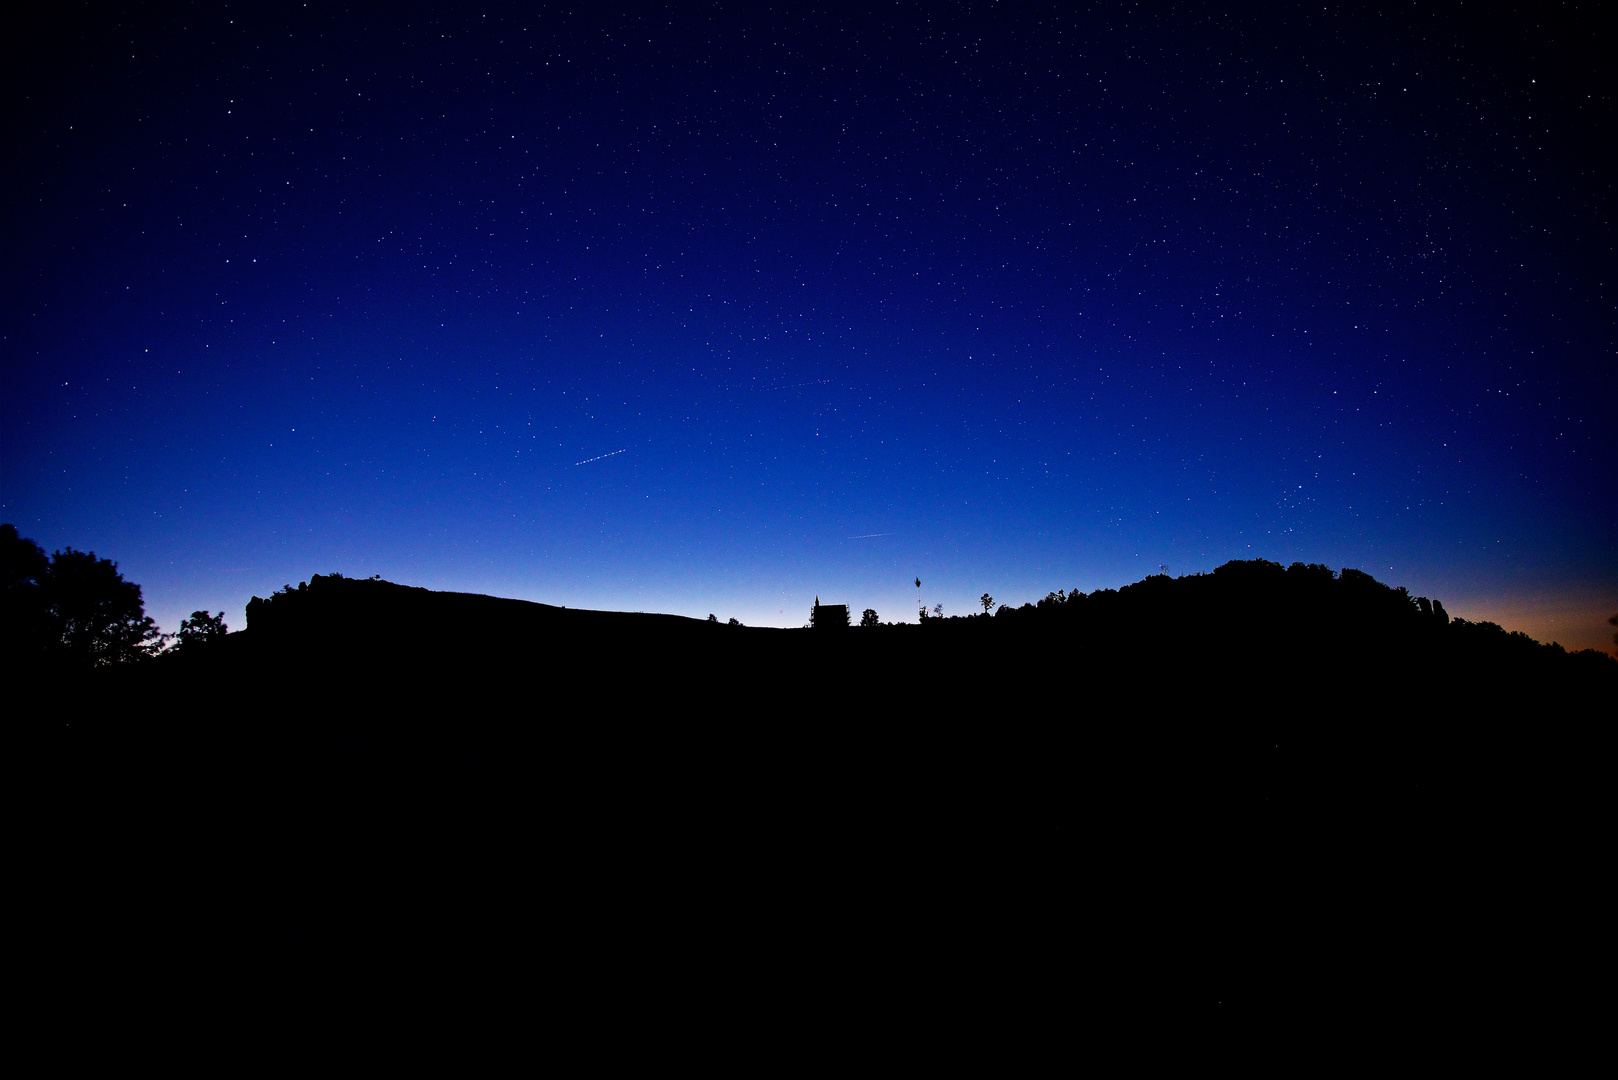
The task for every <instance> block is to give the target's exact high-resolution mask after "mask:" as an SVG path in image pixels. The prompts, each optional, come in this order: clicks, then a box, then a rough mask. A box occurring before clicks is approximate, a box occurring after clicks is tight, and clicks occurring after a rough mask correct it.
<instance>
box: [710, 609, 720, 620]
mask: <svg viewBox="0 0 1618 1080" xmlns="http://www.w3.org/2000/svg"><path fill="white" fill-rule="evenodd" d="M708 621H709V622H718V621H719V617H718V616H717V615H715V614H714V613H713V612H711V611H710V612H708Z"/></svg>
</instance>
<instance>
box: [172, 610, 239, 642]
mask: <svg viewBox="0 0 1618 1080" xmlns="http://www.w3.org/2000/svg"><path fill="white" fill-rule="evenodd" d="M226 632H227V630H226V627H225V613H224V612H223V611H221V612H220V613H219V614H217V615H209V614H208V613H207V612H206V611H193V612H192V613H191V617H190V618H189V619H181V620H180V633H179V641H178V642H177V643H176V644H175V648H176V649H194V648H196V647H197V646H199V645H202V644H204V643H206V642H210V641H217V640H218V639H220V638H222V637H224V636H225V634H226Z"/></svg>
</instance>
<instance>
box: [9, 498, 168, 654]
mask: <svg viewBox="0 0 1618 1080" xmlns="http://www.w3.org/2000/svg"><path fill="white" fill-rule="evenodd" d="M0 587H3V589H4V612H3V622H4V624H5V626H4V635H5V645H6V649H7V652H8V657H7V658H8V660H12V659H15V660H21V661H25V662H26V661H27V660H30V659H32V660H36V661H37V660H51V661H54V662H58V663H67V664H70V665H72V666H75V667H82V668H93V667H102V666H104V665H107V664H118V663H125V662H128V661H131V660H139V659H143V658H145V657H147V656H150V655H152V654H153V653H155V652H156V651H157V650H158V649H160V648H161V647H162V645H163V640H164V638H163V635H162V634H161V633H159V632H158V629H157V624H156V623H154V622H152V620H151V619H150V618H149V617H148V616H147V614H146V608H145V605H144V604H143V603H142V601H141V595H140V586H139V585H136V584H135V583H134V582H132V581H125V580H124V579H123V576H122V575H121V574H119V573H118V566H117V564H116V563H114V562H113V561H112V560H111V559H98V558H96V557H95V555H94V553H92V552H85V551H75V550H74V549H73V548H66V549H64V550H62V551H58V552H57V553H56V554H55V555H54V556H52V557H51V558H50V559H49V560H46V558H45V553H44V552H43V551H41V550H40V548H39V545H38V544H36V543H34V542H33V541H32V540H28V539H24V538H23V537H21V536H18V535H17V529H16V527H15V526H12V525H4V526H0Z"/></svg>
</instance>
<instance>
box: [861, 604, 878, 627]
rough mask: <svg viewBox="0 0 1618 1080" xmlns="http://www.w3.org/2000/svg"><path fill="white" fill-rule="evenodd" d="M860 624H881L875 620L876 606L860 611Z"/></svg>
mask: <svg viewBox="0 0 1618 1080" xmlns="http://www.w3.org/2000/svg"><path fill="white" fill-rule="evenodd" d="M860 625H861V626H880V625H881V623H879V622H878V621H877V618H876V608H866V609H865V610H864V611H863V612H861V613H860Z"/></svg>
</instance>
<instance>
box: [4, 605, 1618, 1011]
mask: <svg viewBox="0 0 1618 1080" xmlns="http://www.w3.org/2000/svg"><path fill="white" fill-rule="evenodd" d="M351 584H365V585H368V584H369V583H351ZM379 584H385V583H379ZM389 588H396V587H392V586H389ZM357 595H358V594H354V593H353V592H352V589H351V590H350V592H349V593H348V594H345V596H344V597H343V598H342V603H340V604H338V603H337V601H336V600H335V599H334V600H333V603H334V604H335V605H336V606H335V607H333V608H330V609H327V608H322V607H320V605H315V604H312V603H311V604H309V605H305V607H304V609H303V610H302V612H301V614H300V615H298V616H297V617H293V616H292V615H289V614H285V613H286V612H287V611H289V610H290V609H291V608H292V607H293V606H294V605H290V604H283V605H282V610H283V615H285V617H284V618H282V620H281V621H280V622H277V621H276V620H275V619H272V618H267V617H266V616H265V611H264V609H262V608H260V609H259V610H258V613H257V616H256V617H255V619H254V622H253V625H252V626H251V628H250V629H249V630H247V631H246V632H243V633H238V634H233V635H231V636H230V637H228V638H226V639H224V640H223V641H221V642H218V643H217V644H215V645H213V646H211V647H210V648H207V649H203V650H199V651H198V652H197V653H195V654H193V655H191V656H189V657H186V656H175V657H171V658H167V659H166V660H165V661H161V662H157V663H153V664H149V665H145V666H144V667H142V668H139V669H135V670H131V671H127V672H123V673H120V674H118V675H116V676H112V677H108V678H103V679H95V680H85V679H79V680H65V679H64V680H58V681H55V682H54V683H53V685H51V686H49V687H48V688H45V689H44V690H43V691H42V692H41V693H39V694H38V695H37V698H36V700H34V702H33V706H32V710H33V712H34V714H35V715H37V716H38V717H40V718H41V719H40V721H39V725H38V728H37V731H38V734H39V737H40V739H41V749H40V753H39V755H38V759H37V760H38V762H39V766H40V773H41V775H42V776H43V777H44V780H45V783H44V785H43V786H44V788H45V789H46V790H48V791H49V792H50V793H51V794H50V797H49V798H47V799H46V800H44V801H42V803H41V804H40V805H38V806H37V807H35V808H34V809H33V810H31V811H30V813H31V814H33V815H34V816H35V820H34V821H33V822H32V825H31V827H30V829H28V830H25V831H26V832H28V833H29V834H30V835H33V836H38V837H42V838H44V839H43V841H42V843H43V845H44V847H45V849H46V850H45V852H44V855H45V858H46V862H47V864H48V865H49V866H50V869H49V870H48V872H47V873H45V874H44V875H43V878H44V882H45V884H44V886H43V889H44V895H45V896H46V897H47V902H46V905H45V906H46V908H47V909H48V917H47V918H46V919H45V920H44V922H43V923H42V925H44V926H46V927H48V928H49V929H47V930H46V931H45V934H46V936H47V938H48V941H49V947H50V949H51V950H53V953H54V955H55V956H56V957H57V958H58V964H57V970H58V972H60V973H84V972H95V973H96V978H95V980H93V981H94V983H95V985H98V986H101V987H105V988H109V989H108V992H109V993H112V992H127V991H129V990H130V988H140V987H145V988H147V989H146V990H144V991H141V992H152V991H151V990H150V988H151V987H152V986H155V985H158V980H159V979H160V980H161V981H162V983H164V984H170V983H171V982H172V981H174V980H178V982H179V983H180V984H181V985H185V986H189V987H190V988H191V990H192V991H196V990H198V989H199V988H207V987H212V986H223V985H228V984H231V983H233V982H234V981H236V980H239V979H241V978H243V977H244V976H245V977H250V978H252V979H255V980H256V979H260V978H263V979H266V980H268V979H275V980H281V979H286V980H289V981H290V982H291V983H292V984H294V985H300V986H302V987H303V990H302V991H301V992H302V993H306V994H308V995H311V996H312V997H315V998H321V999H329V1000H331V1001H341V1000H343V998H344V997H345V995H350V994H360V993H363V992H365V990H364V988H366V987H372V986H375V985H376V984H377V983H378V981H381V982H383V983H389V984H393V985H396V986H397V985H409V984H411V983H412V982H413V981H418V980H419V981H421V982H423V983H431V984H433V985H435V986H437V987H439V988H440V989H441V988H442V986H443V985H445V982H444V980H445V979H446V978H450V979H451V980H452V981H453V979H464V980H468V981H470V982H471V983H473V984H486V983H487V982H488V981H489V980H491V979H499V980H508V979H509V980H516V981H517V983H519V984H520V985H522V986H524V987H526V988H527V989H526V990H525V991H524V993H525V994H531V995H533V996H534V999H535V1000H543V1001H545V1002H547V1003H548V1004H547V1006H546V1007H547V1008H549V1009H551V1010H553V1015H554V1016H568V1015H573V1014H575V1013H576V1014H577V1015H579V1016H581V1017H582V1016H586V1015H588V1016H595V1017H599V1016H600V1015H603V1012H604V1011H605V1012H606V1013H610V1012H612V1010H615V1009H628V1008H638V1007H641V1006H644V1005H645V1004H646V1003H647V1002H657V1001H669V1002H673V1001H685V1002H688V1003H689V1001H690V1000H691V999H692V997H693V995H696V996H698V997H701V996H702V995H707V994H715V995H717V996H715V997H714V999H713V1000H714V1007H715V1008H725V1009H733V1010H739V1012H738V1013H737V1015H738V1016H739V1015H741V1014H742V1013H747V1012H749V1011H753V1010H763V1011H765V1012H768V1011H769V1009H770V1008H771V1007H772V1006H771V1004H770V1003H771V1002H772V1001H773V1002H777V1003H779V1002H780V1001H783V1000H785V999H784V998H781V997H780V996H779V995H781V994H784V993H789V992H790V993H794V994H795V993H811V991H810V989H809V988H815V989H813V991H812V996H820V997H821V998H822V1000H823V1001H829V1002H832V1003H833V1004H835V1006H836V1008H838V1009H842V1010H846V1014H847V1016H849V1017H854V1016H867V1017H875V1016H880V1015H882V1014H883V1010H889V1009H898V1008H901V1007H902V1008H906V1009H908V1008H911V1007H917V1003H918V1002H927V1001H936V1003H938V1004H939V1005H940V1007H943V1006H945V1005H946V1004H947V1003H949V1002H955V1003H957V1004H958V1003H960V1002H962V1001H967V1000H980V999H983V997H984V995H989V996H990V997H992V998H994V999H996V1000H1001V1001H1006V1000H1012V999H1015V1000H1017V1001H1019V1002H1021V1004H1020V1005H1019V1008H1020V1009H1022V1010H1023V1011H1024V1013H1025V1015H1026V1016H1027V1017H1028V1018H1029V1019H1030V1020H1037V1019H1038V1018H1039V1015H1040V1012H1041V1010H1048V1011H1049V1012H1050V1014H1051V1016H1052V1017H1059V1016H1062V1015H1067V1014H1069V1013H1071V1012H1072V1011H1073V1010H1075V1009H1085V1008H1091V1007H1094V1006H1098V1005H1108V1006H1117V1007H1125V1008H1132V1007H1134V1006H1135V1004H1137V1003H1147V1002H1160V1003H1161V1002H1165V1001H1169V1002H1180V1003H1185V1004H1190V1005H1192V1006H1195V1007H1203V1006H1207V1007H1209V1008H1212V1007H1215V1005H1216V1004H1217V1003H1225V1004H1227V1005H1234V1006H1244V1005H1245V1006H1252V1007H1263V1008H1272V1007H1276V1006H1277V1005H1278V1003H1289V1004H1290V1005H1292V1006H1297V1005H1299V1004H1303V1005H1308V1004H1309V1003H1310V1002H1318V1003H1319V1006H1320V1007H1321V1008H1327V1007H1328V1006H1329V1003H1330V1002H1332V1001H1334V1000H1337V999H1339V998H1340V997H1342V996H1344V995H1350V994H1352V995H1356V996H1362V997H1363V995H1365V994H1367V993H1369V994H1371V995H1380V996H1381V997H1383V998H1386V999H1388V1000H1390V1001H1399V1002H1402V1003H1406V1004H1409V1005H1412V1006H1415V1007H1418V1008H1419V1007H1422V1005H1423V1003H1427V1004H1429V1005H1437V1004H1439V1003H1441V1002H1445V1001H1448V1000H1450V999H1452V998H1454V997H1455V996H1456V995H1457V994H1460V995H1467V994H1476V993H1485V992H1487V993H1496V992H1501V993H1514V992H1520V991H1521V990H1522V987H1523V984H1522V983H1521V982H1520V981H1519V980H1520V978H1521V974H1522V973H1523V972H1525V971H1533V970H1536V969H1537V968H1538V967H1540V966H1543V964H1544V963H1545V962H1546V959H1547V957H1549V956H1553V955H1556V956H1561V955H1565V954H1566V953H1567V951H1568V950H1577V949H1578V948H1579V947H1580V945H1579V941H1578V940H1577V939H1578V931H1577V930H1576V929H1575V928H1576V927H1577V926H1578V925H1579V918H1578V915H1579V913H1580V912H1581V911H1584V910H1586V909H1587V907H1588V905H1590V904H1591V903H1592V902H1593V900H1592V897H1593V895H1594V889H1595V885H1594V882H1595V874H1596V873H1597V865H1598V862H1599V860H1597V859H1595V858H1594V857H1593V855H1594V852H1593V851H1592V850H1590V848H1589V847H1588V846H1587V845H1589V844H1590V843H1591V839H1592V823H1593V822H1596V821H1599V820H1601V819H1602V817H1603V814H1604V807H1605V802H1606V800H1605V798H1604V797H1603V796H1602V785H1604V783H1605V781H1604V779H1602V777H1601V773H1602V771H1603V770H1602V768H1601V766H1600V763H1599V760H1598V753H1597V751H1596V749H1595V748H1596V747H1599V746H1603V745H1604V742H1605V739H1604V738H1602V737H1601V736H1602V734H1603V733H1604V732H1605V730H1606V728H1607V727H1609V726H1610V723H1611V719H1612V715H1613V710H1612V708H1611V704H1612V702H1613V700H1615V697H1614V695H1613V688H1614V685H1615V682H1614V678H1613V675H1612V672H1611V671H1609V670H1607V669H1605V668H1601V667H1600V666H1599V665H1596V664H1594V663H1593V662H1590V661H1586V662H1585V664H1584V666H1583V667H1579V668H1577V670H1576V671H1575V668H1574V666H1567V667H1565V668H1557V667H1555V665H1549V666H1546V665H1539V666H1536V664H1535V663H1531V662H1523V663H1518V664H1516V665H1515V666H1513V665H1512V664H1510V663H1506V662H1503V661H1501V660H1500V657H1499V656H1498V655H1495V654H1492V653H1487V652H1486V651H1485V652H1476V651H1475V650H1474V651H1473V652H1468V651H1467V650H1466V649H1464V648H1460V647H1452V646H1451V645H1447V644H1445V642H1446V641H1448V639H1439V638H1431V639H1430V640H1429V639H1425V638H1424V639H1421V641H1416V639H1413V638H1409V637H1399V636H1397V635H1395V637H1394V638H1393V639H1388V640H1379V639H1375V638H1374V637H1372V638H1366V637H1364V636H1360V635H1359V629H1363V628H1358V629H1354V630H1353V633H1349V632H1348V631H1347V630H1345V631H1344V632H1343V633H1342V634H1339V635H1337V636H1336V637H1332V636H1331V635H1330V634H1324V635H1323V634H1322V633H1319V632H1305V631H1304V630H1303V629H1302V628H1295V629H1296V632H1292V633H1282V632H1275V631H1273V629H1272V630H1270V631H1269V632H1268V633H1261V632H1260V623H1258V622H1253V621H1252V620H1249V621H1248V622H1245V623H1244V622H1243V621H1242V620H1241V619H1240V618H1234V617H1232V619H1231V620H1229V621H1227V622H1226V623H1225V625H1224V626H1223V628H1222V631H1223V632H1221V627H1219V626H1215V625H1207V624H1203V625H1198V621H1197V619H1196V618H1195V617H1194V613H1188V615H1187V619H1186V621H1185V622H1184V624H1183V625H1184V628H1185V630H1186V632H1187V637H1188V638H1191V639H1192V640H1188V641H1186V642H1184V643H1183V647H1181V648H1174V649H1170V648H1164V647H1163V642H1164V641H1165V640H1166V639H1172V638H1173V637H1174V636H1176V634H1177V633H1178V630H1176V631H1175V633H1172V634H1169V635H1165V634H1164V632H1163V629H1162V627H1161V626H1160V625H1159V624H1157V623H1156V622H1155V621H1154V622H1153V623H1152V624H1151V626H1150V627H1147V626H1146V625H1144V624H1143V625H1140V626H1135V627H1133V628H1131V627H1130V626H1127V625H1125V626H1120V627H1118V628H1116V629H1117V632H1116V633H1108V634H1100V635H1098V634H1095V633H1089V632H1086V633H1077V632H1066V633H1056V632H1054V631H1052V630H1051V627H1050V626H1049V625H1041V626H1035V625H1032V622H1031V620H1025V623H1027V625H1023V626H1022V627H1020V628H1019V627H1017V626H1015V625H1013V624H1012V623H1010V622H1008V621H1005V620H999V621H996V620H989V619H981V620H977V621H975V622H972V623H968V622H965V621H958V622H954V623H938V624H935V625H926V626H921V627H914V626H912V627H890V628H877V629H875V630H862V629H851V630H849V631H847V632H843V633H835V634H823V633H819V632H810V631H779V630H749V629H743V628H732V627H726V626H715V625H708V624H701V623H695V622H692V621H690V620H681V619H674V618H672V617H668V616H627V615H611V614H608V613H592V612H564V611H561V610H559V609H553V608H540V607H538V606H536V605H517V606H512V605H515V604H516V602H512V601H493V600H489V599H488V598H469V597H460V598H455V597H450V598H448V599H445V597H446V596H447V595H448V594H424V595H415V594H409V593H406V592H400V593H397V594H384V593H382V592H374V593H373V594H372V595H371V596H370V598H369V599H365V598H363V597H362V598H360V599H356V596H357ZM339 616H340V617H339ZM1265 625H1267V624H1265ZM1351 629H1353V628H1351ZM1420 632H1421V633H1426V632H1427V631H1425V630H1422V631H1420ZM1413 641H1414V642H1415V644H1412V642H1413ZM1422 642H1425V644H1423V643H1422ZM1434 642H1437V644H1434ZM1613 666H1614V667H1615V668H1618V665H1613ZM446 972H454V973H457V974H455V975H454V976H453V977H452V976H447V975H446V974H445V973H446ZM67 982H68V983H72V982H73V980H71V979H69V980H67ZM76 986H77V988H76V989H71V990H69V989H64V990H63V991H62V992H63V993H69V992H71V993H78V992H82V991H83V990H84V985H83V984H76ZM117 987H122V988H123V991H115V990H114V989H110V988H117ZM789 988H795V989H789ZM821 988H823V989H821ZM825 995H830V997H826V996H825ZM209 997H210V994H208V993H203V994H201V995H200V999H201V1000H204V1001H206V1000H208V999H209ZM227 1000H228V997H227V998H220V999H215V1000H214V1001H213V1002H212V1005H213V1006H220V1007H222V1006H223V1004H224V1002H225V1001H227ZM721 1002H723V1003H724V1004H721Z"/></svg>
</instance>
